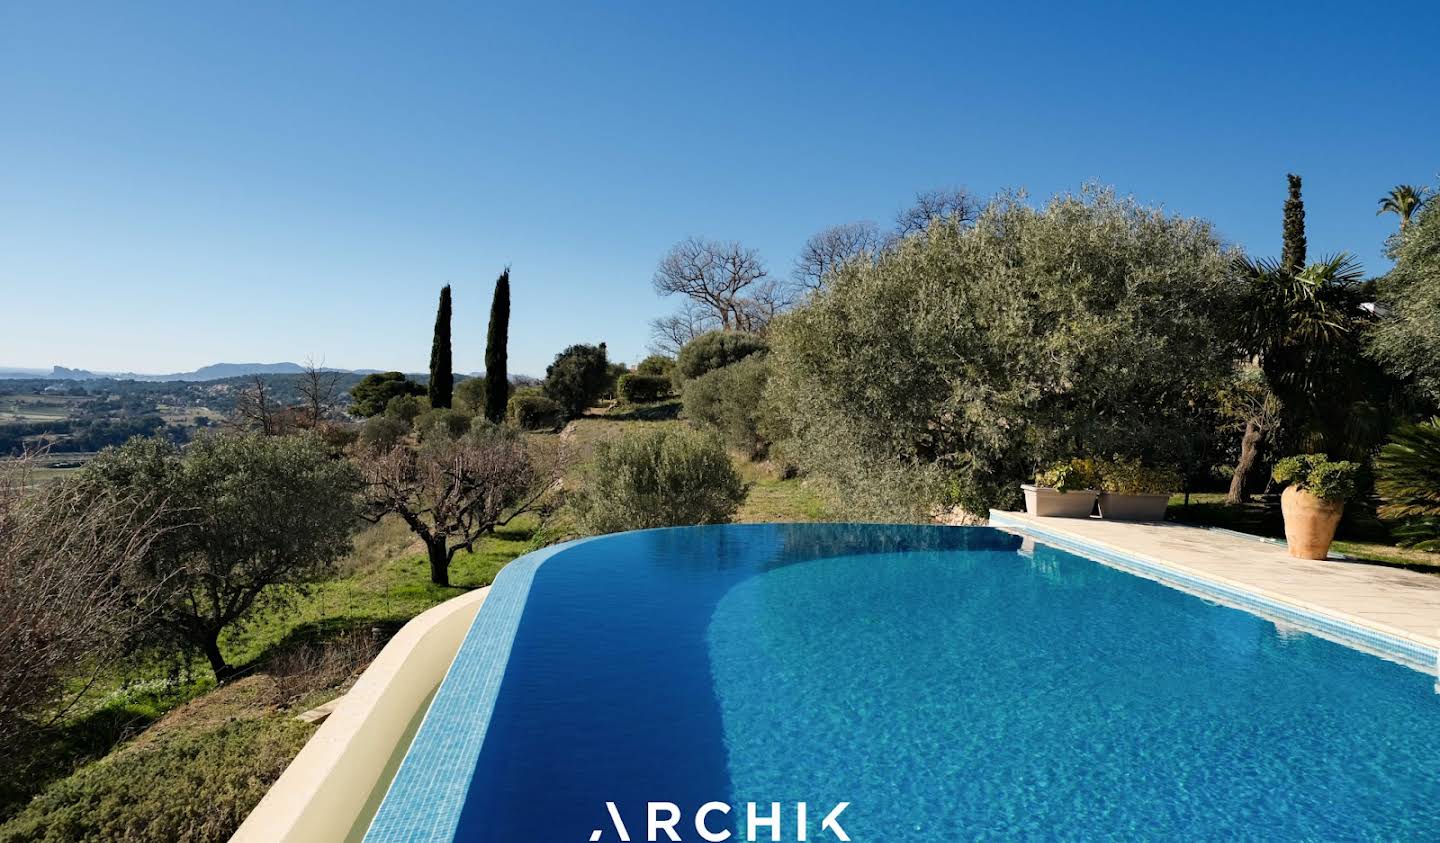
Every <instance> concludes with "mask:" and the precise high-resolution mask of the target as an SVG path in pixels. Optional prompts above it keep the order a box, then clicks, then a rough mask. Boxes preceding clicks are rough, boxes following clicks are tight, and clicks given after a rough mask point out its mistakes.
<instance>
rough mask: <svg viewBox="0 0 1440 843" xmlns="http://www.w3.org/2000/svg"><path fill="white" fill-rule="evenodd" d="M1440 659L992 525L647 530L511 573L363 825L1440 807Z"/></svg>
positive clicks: (1387, 820) (1275, 833)
mask: <svg viewBox="0 0 1440 843" xmlns="http://www.w3.org/2000/svg"><path fill="white" fill-rule="evenodd" d="M1433 685H1434V678H1433V677H1430V676H1426V675H1425V674H1423V673H1420V672H1418V671H1415V670H1412V669H1409V668H1407V667H1404V666H1402V665H1399V664H1395V663H1392V662H1389V661H1385V660H1382V659H1379V658H1375V657H1373V656H1370V655H1366V654H1363V653H1360V652H1356V651H1354V650H1351V649H1348V648H1346V647H1343V646H1340V645H1338V644H1335V643H1331V642H1329V641H1326V640H1323V639H1320V638H1316V637H1313V636H1310V635H1306V634H1302V633H1296V632H1294V631H1288V630H1287V628H1285V627H1277V626H1276V625H1275V624H1273V623H1271V622H1269V621H1266V620H1264V619H1262V618H1260V617H1257V616H1255V615H1252V614H1249V613H1246V612H1242V611H1239V610H1236V609H1231V608H1228V607H1225V606H1220V605H1216V604H1213V603H1208V602H1206V601H1204V600H1201V599H1199V598H1197V597H1194V596H1191V595H1189V594H1186V593H1183V592H1180V591H1176V590H1173V589H1171V588H1167V587H1166V586H1164V585H1161V584H1159V583H1157V582H1153V581H1151V580H1148V579H1143V578H1140V577H1136V576H1133V575H1131V574H1128V573H1125V572H1123V571H1119V570H1116V569H1114V568H1111V567H1107V566H1105V565H1101V564H1099V563H1096V562H1092V561H1090V560H1087V559H1084V558H1081V557H1079V556H1075V555H1072V554H1069V553H1066V552H1063V551H1060V550H1056V549H1054V548H1051V547H1047V546H1045V545H1043V544H1040V545H1036V546H1035V547H1034V549H1033V551H1030V552H1023V553H1022V552H1021V541H1020V539H1019V538H1018V537H1015V536H1013V535H1010V534H1008V533H1004V532H1001V531H998V530H994V529H989V528H953V527H923V526H886V525H835V524H814V525H811V524H806V525H727V526H716V527H690V528H676V529H670V530H652V531H645V532H638V533H624V534H619V535H615V536H606V537H601V538H597V539H591V540H587V541H583V542H578V543H573V544H570V545H563V546H560V547H558V548H551V549H548V550H546V551H541V552H539V553H537V554H531V555H530V556H527V557H525V558H523V559H521V560H517V561H516V562H515V563H512V564H511V565H510V566H508V567H507V568H506V569H505V570H504V571H503V572H502V573H501V575H500V577H499V578H497V580H496V583H495V586H494V588H493V589H492V592H491V595H490V597H489V599H488V600H487V602H486V605H485V606H484V608H483V609H482V610H481V612H480V615H479V616H478V617H477V619H476V623H475V626H474V628H473V629H472V630H471V633H470V635H469V636H468V637H467V639H466V641H465V644H464V645H463V646H462V648H461V651H460V653H459V655H458V656H457V658H456V662H455V664H454V666H452V668H451V671H450V674H449V675H448V676H447V678H446V680H445V682H444V684H443V685H442V687H441V689H440V691H439V692H438V693H437V695H436V698H435V702H434V703H433V705H432V706H431V709H430V711H429V713H428V714H427V716H426V719H425V722H424V724H423V725H422V726H421V729H420V731H419V733H418V734H417V736H416V738H415V741H414V743H413V744H412V746H411V749H410V751H409V753H408V754H407V756H406V758H405V761H404V762H403V763H402V765H401V768H400V770H399V772H398V773H397V775H396V778H395V780H394V782H393V783H392V785H391V788H390V791H389V793H388V794H387V796H386V798H385V801H384V803H383V804H382V805H381V808H380V811H379V813H378V814H377V816H376V818H375V820H374V822H373V824H372V825H371V827H370V830H369V833H368V834H367V836H366V840H368V841H377V843H378V842H379V841H395V840H450V839H456V840H487V841H488V840H494V841H507V843H510V842H511V841H544V843H550V841H555V842H556V843H563V842H564V841H572V840H573V841H586V840H592V839H599V840H619V839H621V838H620V836H619V833H618V829H617V827H616V825H615V824H614V823H613V821H612V819H611V816H610V812H609V809H608V808H607V803H613V804H614V806H615V812H616V813H617V814H618V815H619V816H620V817H621V819H622V822H623V824H624V825H625V826H626V830H627V831H628V833H629V836H630V839H633V840H637V841H638V840H645V839H647V838H646V818H647V806H648V803H653V802H662V801H663V802H670V803H675V804H676V805H677V806H678V807H679V808H680V809H681V814H682V816H683V820H682V821H681V822H680V823H679V824H678V825H677V826H676V831H677V833H678V834H679V835H680V837H681V838H682V839H685V840H700V839H704V838H702V837H700V836H698V834H697V832H696V830H695V826H694V822H693V819H692V818H693V817H694V814H695V812H696V810H697V809H698V808H699V807H700V806H702V805H703V804H705V803H709V802H721V803H724V804H726V805H728V806H733V807H732V810H731V811H730V813H728V814H722V813H712V814H711V815H710V817H709V820H708V827H709V828H710V829H712V830H714V831H721V830H723V829H729V830H730V831H732V832H734V836H733V837H732V838H731V839H733V840H744V839H745V838H746V835H745V828H744V826H745V822H744V821H745V815H746V808H745V806H746V805H747V803H757V804H758V805H759V813H760V814H761V816H766V815H768V814H769V812H770V809H771V804H772V803H781V814H782V816H783V826H782V836H781V837H780V838H778V839H782V840H795V839H797V834H796V829H795V825H796V817H795V808H794V806H795V805H796V804H797V803H800V802H804V803H806V804H807V805H808V806H809V812H810V816H809V838H808V839H810V840H831V839H836V838H835V837H834V836H832V835H831V834H830V833H828V832H826V833H822V832H821V831H820V820H821V818H822V817H823V816H824V815H825V814H826V813H828V812H829V811H830V810H831V808H832V806H835V805H837V804H839V803H849V806H848V807H847V808H845V809H844V812H843V814H841V815H840V818H839V819H840V822H841V824H842V826H843V829H844V830H845V831H846V832H847V833H848V835H849V837H850V839H852V840H855V841H887V842H888V841H935V840H963V839H973V838H981V837H1006V838H1011V837H1037V838H1071V839H1097V838H1126V839H1135V838H1145V839H1196V838H1203V839H1215V838H1235V837H1242V838H1252V839H1253V838H1265V839H1342V838H1343V839H1355V838H1364V839H1433V834H1434V829H1435V828H1436V827H1437V823H1440V696H1437V695H1436V693H1435V691H1434V690H1433ZM769 834H770V832H769V830H768V828H765V829H761V830H760V833H759V835H758V839H761V840H769V839H771V838H770V836H769ZM659 839H661V840H668V839H670V838H669V837H667V836H666V835H665V834H664V833H663V832H662V833H661V834H660V836H659Z"/></svg>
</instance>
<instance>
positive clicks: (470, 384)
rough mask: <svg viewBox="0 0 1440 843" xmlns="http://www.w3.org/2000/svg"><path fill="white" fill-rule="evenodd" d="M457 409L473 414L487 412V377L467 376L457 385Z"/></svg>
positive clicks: (477, 414)
mask: <svg viewBox="0 0 1440 843" xmlns="http://www.w3.org/2000/svg"><path fill="white" fill-rule="evenodd" d="M455 409H457V410H464V411H465V412H467V413H469V414H470V415H472V416H479V415H483V414H484V412H485V379H484V378H466V379H465V380H463V381H460V382H459V383H458V384H456V385H455Z"/></svg>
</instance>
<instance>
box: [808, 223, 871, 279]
mask: <svg viewBox="0 0 1440 843" xmlns="http://www.w3.org/2000/svg"><path fill="white" fill-rule="evenodd" d="M882 243H883V240H882V238H881V236H880V229H879V228H878V227H876V225H875V223H873V222H849V223H845V224H844V225H833V226H831V227H829V228H827V229H825V230H824V231H821V232H819V233H817V234H815V235H813V236H812V237H811V238H810V239H809V240H806V241H805V245H804V246H803V247H801V249H800V256H799V257H798V258H796V259H795V269H794V271H793V272H792V273H791V275H792V276H793V277H794V279H795V283H796V284H798V285H799V286H800V287H802V288H804V289H807V290H818V289H820V288H821V287H822V286H824V284H825V278H826V276H828V275H829V274H830V273H832V272H834V271H835V270H836V269H838V268H839V267H840V266H842V265H844V264H845V263H847V262H849V261H851V260H854V259H855V258H857V257H860V256H861V255H866V254H873V253H875V252H877V251H879V249H880V247H881V245H882Z"/></svg>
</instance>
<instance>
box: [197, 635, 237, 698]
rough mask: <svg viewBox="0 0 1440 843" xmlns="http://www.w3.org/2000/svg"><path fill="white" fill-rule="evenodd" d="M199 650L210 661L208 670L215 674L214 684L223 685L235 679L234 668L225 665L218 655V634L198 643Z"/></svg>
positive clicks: (222, 658) (222, 657) (223, 658)
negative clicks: (203, 652)
mask: <svg viewBox="0 0 1440 843" xmlns="http://www.w3.org/2000/svg"><path fill="white" fill-rule="evenodd" d="M200 649H201V650H204V651H205V658H206V659H208V660H209V661H210V669H211V670H212V671H214V672H215V681H216V682H218V683H219V684H221V685H224V684H225V683H226V682H229V681H230V680H231V679H234V678H235V674H236V670H235V668H233V667H231V666H230V665H228V664H226V663H225V657H224V656H223V655H221V654H220V634H219V633H218V632H217V633H213V634H211V635H209V636H208V637H207V638H206V639H205V640H204V641H202V642H200Z"/></svg>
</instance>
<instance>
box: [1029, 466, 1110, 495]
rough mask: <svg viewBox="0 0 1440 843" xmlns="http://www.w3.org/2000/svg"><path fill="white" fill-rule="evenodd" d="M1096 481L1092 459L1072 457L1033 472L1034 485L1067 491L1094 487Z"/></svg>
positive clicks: (1096, 476)
mask: <svg viewBox="0 0 1440 843" xmlns="http://www.w3.org/2000/svg"><path fill="white" fill-rule="evenodd" d="M1097 481H1098V475H1097V474H1096V472H1095V462H1094V461H1093V460H1082V459H1072V460H1065V461H1064V462H1057V463H1055V464H1054V465H1052V466H1050V467H1049V468H1046V469H1044V470H1042V471H1037V472H1035V485H1036V486H1044V487H1046V488H1050V489H1054V490H1055V491H1057V492H1068V491H1070V490H1071V489H1094V488H1095V485H1096V483H1097Z"/></svg>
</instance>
